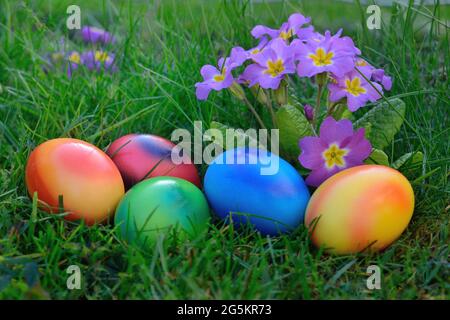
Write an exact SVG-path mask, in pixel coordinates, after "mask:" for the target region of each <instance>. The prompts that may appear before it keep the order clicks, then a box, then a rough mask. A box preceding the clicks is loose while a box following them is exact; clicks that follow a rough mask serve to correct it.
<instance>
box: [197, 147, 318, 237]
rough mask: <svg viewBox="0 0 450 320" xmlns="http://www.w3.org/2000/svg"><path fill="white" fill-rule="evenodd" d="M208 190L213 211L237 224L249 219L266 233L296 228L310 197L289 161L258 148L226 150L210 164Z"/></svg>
mask: <svg viewBox="0 0 450 320" xmlns="http://www.w3.org/2000/svg"><path fill="white" fill-rule="evenodd" d="M204 190H205V193H206V197H207V199H208V201H209V203H210V205H211V207H212V209H213V211H214V212H215V213H216V214H217V215H218V216H219V217H220V218H222V219H225V220H226V221H227V222H229V219H230V216H231V219H232V221H233V223H234V224H235V225H236V226H239V225H242V224H246V223H249V224H250V225H252V226H254V228H255V229H256V230H258V231H259V232H260V233H262V234H263V235H277V234H280V233H285V232H289V231H292V230H293V229H295V228H296V227H297V226H299V225H300V224H301V223H303V217H304V213H305V209H306V205H307V203H308V200H309V197H310V195H309V191H308V188H307V187H306V185H305V183H304V181H303V179H302V177H301V176H300V175H299V174H298V172H297V171H296V170H295V169H294V167H292V166H291V165H290V164H289V163H288V162H286V161H285V160H283V159H281V158H280V157H278V156H277V155H275V154H272V153H270V152H268V151H265V150H261V149H256V148H244V147H242V148H236V149H231V150H228V151H225V152H224V153H222V154H221V155H219V156H218V157H217V158H216V159H214V160H213V162H212V163H211V164H210V165H209V167H208V169H207V171H206V175H205V180H204Z"/></svg>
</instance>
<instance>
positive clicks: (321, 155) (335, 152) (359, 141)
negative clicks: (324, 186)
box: [298, 117, 372, 187]
mask: <svg viewBox="0 0 450 320" xmlns="http://www.w3.org/2000/svg"><path fill="white" fill-rule="evenodd" d="M364 133H365V131H364V128H360V129H358V130H357V131H356V132H353V125H352V123H351V121H350V120H347V119H344V120H340V121H336V120H334V119H333V118H332V117H328V118H326V119H325V120H324V122H323V123H322V125H321V127H320V137H305V138H303V139H301V140H300V142H299V146H300V149H301V150H302V153H301V155H300V156H299V158H298V159H299V161H300V163H301V164H302V166H303V167H305V168H308V169H311V173H310V174H309V176H308V177H307V178H306V183H307V184H308V185H310V186H315V187H318V186H319V185H320V184H321V183H322V182H324V181H325V180H326V179H328V178H329V177H331V176H332V175H334V174H336V173H337V172H339V171H342V170H344V169H347V168H351V167H355V166H358V165H361V164H362V163H363V161H364V160H365V159H366V158H367V157H368V156H369V155H370V153H371V151H372V146H371V145H370V142H369V141H368V140H367V139H365V138H364Z"/></svg>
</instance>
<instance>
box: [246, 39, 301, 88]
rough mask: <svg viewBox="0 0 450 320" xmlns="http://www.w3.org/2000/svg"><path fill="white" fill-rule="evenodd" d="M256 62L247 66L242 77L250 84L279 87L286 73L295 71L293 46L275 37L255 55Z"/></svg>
mask: <svg viewBox="0 0 450 320" xmlns="http://www.w3.org/2000/svg"><path fill="white" fill-rule="evenodd" d="M253 61H254V62H255V63H254V64H251V65H249V66H248V67H247V68H245V70H244V73H243V74H242V77H241V79H242V80H244V81H248V82H249V86H250V87H251V86H254V85H255V84H259V85H260V86H261V87H262V88H264V89H269V88H270V89H277V88H278V86H279V85H280V82H281V80H282V79H283V77H284V75H285V74H289V73H294V72H295V62H294V55H293V50H292V48H291V47H290V46H289V45H287V44H286V42H285V41H284V40H283V39H279V38H278V39H275V40H273V41H272V42H271V43H270V46H268V47H266V48H265V49H264V50H263V51H262V52H260V53H258V54H256V55H254V56H253Z"/></svg>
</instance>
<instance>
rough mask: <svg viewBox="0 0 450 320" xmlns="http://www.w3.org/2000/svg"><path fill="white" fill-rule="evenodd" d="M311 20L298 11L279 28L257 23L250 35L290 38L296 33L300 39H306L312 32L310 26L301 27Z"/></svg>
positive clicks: (312, 29)
mask: <svg viewBox="0 0 450 320" xmlns="http://www.w3.org/2000/svg"><path fill="white" fill-rule="evenodd" d="M309 22H311V18H309V17H308V18H306V17H304V16H303V15H301V14H300V13H294V14H292V15H291V16H290V17H289V19H288V22H285V23H283V24H282V25H281V28H280V29H272V28H269V27H266V26H262V25H257V26H256V27H254V28H253V30H252V32H251V33H252V36H253V37H255V38H257V39H259V38H261V37H263V36H265V35H268V36H269V37H271V38H272V39H276V38H282V39H283V40H286V41H287V40H290V39H291V38H292V37H293V36H294V35H296V36H297V37H298V38H299V39H300V40H306V39H308V38H310V37H311V36H312V34H313V32H314V28H313V27H312V26H309V27H306V28H302V26H303V25H305V24H307V23H309Z"/></svg>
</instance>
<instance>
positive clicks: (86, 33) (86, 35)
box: [81, 26, 116, 44]
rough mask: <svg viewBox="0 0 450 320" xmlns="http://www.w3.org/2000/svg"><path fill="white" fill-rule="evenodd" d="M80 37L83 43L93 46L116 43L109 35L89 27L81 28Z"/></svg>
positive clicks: (101, 30)
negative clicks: (92, 44)
mask: <svg viewBox="0 0 450 320" xmlns="http://www.w3.org/2000/svg"><path fill="white" fill-rule="evenodd" d="M81 37H82V38H83V41H84V42H89V43H94V44H95V43H98V42H99V43H102V44H108V43H114V42H116V39H115V38H114V37H113V35H112V34H111V33H109V32H107V31H105V30H103V29H100V28H96V27H89V26H86V27H83V28H82V29H81Z"/></svg>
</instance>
